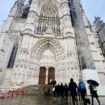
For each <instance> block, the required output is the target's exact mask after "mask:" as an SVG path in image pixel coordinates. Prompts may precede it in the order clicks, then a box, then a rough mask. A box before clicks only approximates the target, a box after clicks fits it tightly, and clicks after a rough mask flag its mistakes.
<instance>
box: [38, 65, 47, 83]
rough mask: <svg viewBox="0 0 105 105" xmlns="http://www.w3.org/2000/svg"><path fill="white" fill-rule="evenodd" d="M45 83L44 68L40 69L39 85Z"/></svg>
mask: <svg viewBox="0 0 105 105" xmlns="http://www.w3.org/2000/svg"><path fill="white" fill-rule="evenodd" d="M45 81H46V68H45V67H41V68H40V73H39V84H41V85H44V84H45Z"/></svg>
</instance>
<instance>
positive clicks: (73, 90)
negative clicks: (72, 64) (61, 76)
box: [69, 78, 78, 105]
mask: <svg viewBox="0 0 105 105" xmlns="http://www.w3.org/2000/svg"><path fill="white" fill-rule="evenodd" d="M77 89H78V86H77V84H76V83H75V82H74V81H73V79H72V78H71V79H70V83H69V90H70V92H71V96H72V102H73V105H75V102H77V105H78V100H77V98H76V97H77Z"/></svg>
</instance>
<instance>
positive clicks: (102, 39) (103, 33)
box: [94, 17, 105, 56]
mask: <svg viewBox="0 0 105 105" xmlns="http://www.w3.org/2000/svg"><path fill="white" fill-rule="evenodd" d="M94 26H95V31H96V35H97V37H98V38H99V40H98V42H99V45H100V47H101V49H102V52H103V55H104V56H105V23H104V22H103V21H102V20H101V18H100V17H96V18H95V21H94Z"/></svg>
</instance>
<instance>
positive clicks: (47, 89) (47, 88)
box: [44, 84, 49, 96]
mask: <svg viewBox="0 0 105 105" xmlns="http://www.w3.org/2000/svg"><path fill="white" fill-rule="evenodd" d="M48 91H49V87H48V85H47V84H45V87H44V92H45V95H46V96H48Z"/></svg>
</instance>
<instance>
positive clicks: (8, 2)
mask: <svg viewBox="0 0 105 105" xmlns="http://www.w3.org/2000/svg"><path fill="white" fill-rule="evenodd" d="M15 1H16V0H1V1H0V28H1V26H2V24H3V22H4V20H6V19H7V17H8V14H9V11H10V9H11V8H12V6H13V4H14V2H15ZM81 2H82V5H83V8H84V10H85V13H86V15H87V17H88V19H89V21H90V22H91V23H92V22H93V21H94V17H95V16H100V17H101V18H102V19H103V20H104V22H105V0H81Z"/></svg>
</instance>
